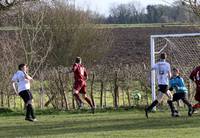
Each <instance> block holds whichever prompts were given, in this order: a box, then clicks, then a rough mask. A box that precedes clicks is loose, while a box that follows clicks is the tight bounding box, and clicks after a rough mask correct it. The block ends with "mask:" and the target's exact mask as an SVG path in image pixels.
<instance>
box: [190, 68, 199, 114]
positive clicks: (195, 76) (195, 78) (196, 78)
mask: <svg viewBox="0 0 200 138" xmlns="http://www.w3.org/2000/svg"><path fill="white" fill-rule="evenodd" d="M190 79H191V80H192V81H194V82H195V83H196V93H195V96H194V98H195V100H196V101H197V102H198V103H197V104H195V105H193V112H194V111H195V110H196V109H198V108H200V66H198V67H196V68H195V69H194V70H193V71H192V72H191V74H190Z"/></svg>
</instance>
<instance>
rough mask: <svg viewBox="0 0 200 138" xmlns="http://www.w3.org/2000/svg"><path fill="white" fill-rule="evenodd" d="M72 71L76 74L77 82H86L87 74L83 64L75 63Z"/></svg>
mask: <svg viewBox="0 0 200 138" xmlns="http://www.w3.org/2000/svg"><path fill="white" fill-rule="evenodd" d="M72 71H73V72H74V79H75V81H85V80H86V79H87V72H86V69H85V67H84V66H83V65H82V64H77V63H75V64H74V65H73V68H72Z"/></svg>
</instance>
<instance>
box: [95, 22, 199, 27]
mask: <svg viewBox="0 0 200 138" xmlns="http://www.w3.org/2000/svg"><path fill="white" fill-rule="evenodd" d="M99 27H100V28H149V27H199V25H198V24H189V23H151V24H150V23H146V24H145V23H144V24H101V25H100V26H99Z"/></svg>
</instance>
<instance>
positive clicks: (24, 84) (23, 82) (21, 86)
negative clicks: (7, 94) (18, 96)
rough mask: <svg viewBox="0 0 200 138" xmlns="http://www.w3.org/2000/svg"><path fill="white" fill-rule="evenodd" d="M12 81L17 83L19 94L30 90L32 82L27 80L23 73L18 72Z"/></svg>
mask: <svg viewBox="0 0 200 138" xmlns="http://www.w3.org/2000/svg"><path fill="white" fill-rule="evenodd" d="M12 81H14V82H16V83H17V87H18V92H21V91H24V90H29V89H30V81H29V80H27V79H26V78H25V73H24V72H23V71H20V70H19V71H17V72H16V73H15V74H14V76H13V77H12Z"/></svg>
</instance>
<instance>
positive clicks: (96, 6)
mask: <svg viewBox="0 0 200 138" xmlns="http://www.w3.org/2000/svg"><path fill="white" fill-rule="evenodd" d="M70 1H76V6H78V7H82V8H84V9H87V8H89V9H91V10H92V11H97V12H99V13H101V14H104V15H108V13H109V7H111V6H112V5H116V4H121V3H129V2H136V5H137V4H138V3H140V5H141V6H142V7H146V6H147V5H149V4H165V5H167V4H168V5H169V4H170V3H172V2H173V1H174V0H70Z"/></svg>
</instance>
